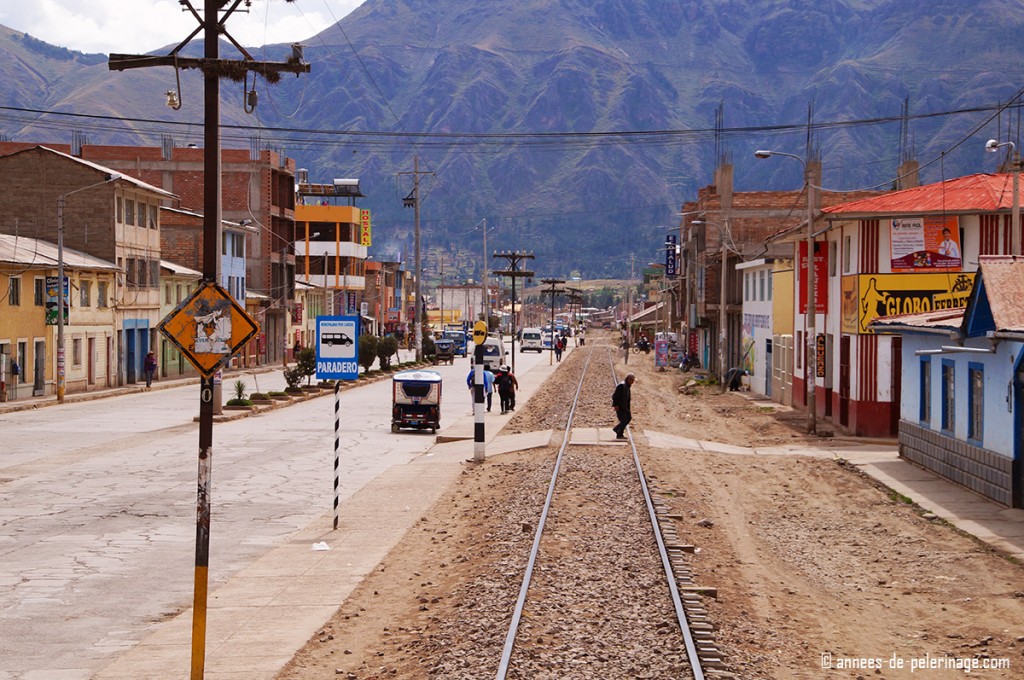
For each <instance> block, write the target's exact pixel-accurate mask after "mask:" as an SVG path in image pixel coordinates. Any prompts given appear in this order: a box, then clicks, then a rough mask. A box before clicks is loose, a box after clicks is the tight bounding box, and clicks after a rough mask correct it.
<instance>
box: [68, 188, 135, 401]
mask: <svg viewBox="0 0 1024 680" xmlns="http://www.w3.org/2000/svg"><path fill="white" fill-rule="evenodd" d="M119 179H121V175H120V174H119V173H116V172H115V173H111V174H109V175H107V178H106V179H105V180H103V181H102V182H96V183H95V184H90V185H88V186H84V187H79V188H77V189H72V190H71V191H69V192H67V193H64V194H61V195H60V196H58V197H57V403H58V404H63V403H64V388H65V385H66V376H65V362H64V203H65V201H66V200H67V197H68V196H70V195H71V194H77V193H78V192H79V191H85V190H86V189H93V188H95V187H98V186H102V185H104V184H109V183H110V182H116V181H117V180H119Z"/></svg>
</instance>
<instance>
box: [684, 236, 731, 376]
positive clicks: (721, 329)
mask: <svg viewBox="0 0 1024 680" xmlns="http://www.w3.org/2000/svg"><path fill="white" fill-rule="evenodd" d="M691 224H698V225H699V224H706V225H711V226H713V227H715V228H717V229H718V240H719V241H720V243H721V251H722V272H721V274H720V275H719V278H720V279H721V290H720V292H719V300H718V370H719V371H720V372H721V374H722V375H721V378H722V391H723V392H725V391H726V390H727V389H729V386H728V384H727V381H726V366H725V364H726V356H725V354H726V340H727V334H728V330H727V329H728V325H729V317H728V314H727V310H726V307H725V302H726V298H727V297H728V295H729V287H728V282H729V279H728V275H729V266H728V262H729V240H728V236H729V219H728V218H726V220H725V226H724V227H723V225H721V224H717V223H715V222H708V221H707V220H693V222H691Z"/></svg>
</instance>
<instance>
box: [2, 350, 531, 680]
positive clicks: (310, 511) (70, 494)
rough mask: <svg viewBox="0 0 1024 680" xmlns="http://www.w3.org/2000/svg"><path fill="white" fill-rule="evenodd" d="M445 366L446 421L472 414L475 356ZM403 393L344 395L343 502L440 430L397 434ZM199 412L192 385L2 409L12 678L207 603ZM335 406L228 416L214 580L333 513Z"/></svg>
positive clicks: (68, 672)
mask: <svg viewBox="0 0 1024 680" xmlns="http://www.w3.org/2000/svg"><path fill="white" fill-rule="evenodd" d="M516 361H517V365H518V369H519V372H521V373H522V372H525V371H526V370H528V369H529V367H530V366H532V365H535V364H537V363H539V362H541V361H543V362H544V363H545V364H546V363H547V355H546V354H543V355H533V354H529V355H523V354H517V356H516ZM439 370H440V372H441V373H442V375H443V376H444V379H445V381H444V396H445V400H444V406H445V408H444V410H443V415H442V429H443V428H445V427H447V426H448V425H450V424H451V423H452V422H453V421H454V420H455V419H456V418H458V417H462V416H465V415H466V414H468V413H469V398H468V396H467V389H466V387H465V376H466V371H467V370H468V362H467V360H466V359H459V360H457V361H456V364H455V365H454V366H444V367H440V368H439ZM235 379H236V378H234V377H232V378H230V379H226V380H225V384H224V393H225V399H226V398H227V397H228V396H229V392H230V388H231V383H232V382H233V381H234V380H235ZM254 380H255V381H258V386H259V389H260V390H262V391H268V390H273V389H281V388H283V386H284V382H283V378H282V377H281V372H280V371H279V370H277V371H274V372H273V373H267V374H259V375H257V376H255V377H254V376H251V375H250V376H247V377H246V381H247V382H248V383H249V384H250V386H251V389H252V388H254V387H255V386H254V385H253V382H254ZM390 404H391V383H390V381H389V380H383V381H380V382H376V383H372V384H369V385H363V386H360V387H357V388H355V389H351V390H345V391H343V392H342V394H341V414H342V422H341V428H342V435H341V443H342V444H341V446H342V479H341V495H342V498H343V499H345V498H348V497H350V496H351V495H352V494H354V493H355V492H357V491H358V490H359V489H361V488H363V487H364V486H366V485H367V484H368V483H370V482H371V481H373V480H374V479H375V478H376V477H378V476H379V475H380V474H381V473H382V472H384V471H385V470H387V469H388V468H390V467H392V466H394V465H398V464H403V463H408V462H410V461H411V460H413V459H415V458H416V457H418V456H420V455H421V454H422V453H423V452H425V451H426V450H427V449H428V448H429V447H430V446H431V445H432V444H433V443H434V437H432V436H430V435H428V434H421V433H415V432H407V431H403V432H402V433H401V434H397V435H395V434H391V432H390ZM197 411H198V387H197V386H195V385H190V386H186V387H178V388H173V389H164V390H154V391H152V392H144V393H138V394H131V395H125V396H119V397H112V398H108V399H98V400H94V401H86V402H81V403H69V404H65V405H63V406H51V407H47V408H40V409H37V410H31V411H21V412H16V413H8V414H4V415H0V428H2V431H3V433H4V434H3V450H2V452H0V526H2V531H0V565H2V566H0V624H2V629H3V635H0V659H2V661H0V678H3V679H4V680H7V679H8V678H11V679H14V678H16V679H18V680H35V679H36V678H47V679H50V680H52V679H54V678H60V679H65V678H66V679H76V680H77V679H79V678H89V677H92V676H93V675H94V674H95V673H96V672H97V671H98V669H101V668H103V667H104V666H106V665H107V664H109V663H110V662H111V660H112V659H114V658H116V657H117V656H118V655H119V654H120V653H121V652H123V651H125V650H128V649H130V648H131V647H133V646H134V645H136V644H137V643H138V642H139V641H140V640H141V639H142V638H143V637H145V636H146V635H147V634H148V633H150V632H151V631H152V630H154V629H155V627H156V625H157V624H159V623H160V622H162V621H165V620H167V619H169V618H171V617H173V616H175V615H176V614H178V613H180V612H181V611H183V610H185V609H187V608H188V607H190V606H191V603H192V585H193V583H192V579H193V565H194V548H195V501H196V477H197V451H198V427H197V425H196V424H195V423H194V422H193V417H194V416H195V415H196V414H197ZM333 411H334V399H333V395H330V394H325V395H324V396H321V397H319V398H317V399H313V400H310V401H307V402H303V403H297V404H293V405H291V406H288V407H285V408H279V409H275V410H272V411H269V412H267V413H263V414H260V415H258V416H254V417H249V418H243V419H240V420H236V421H232V422H227V423H218V424H216V425H215V427H214V445H213V450H214V454H213V473H212V480H213V481H212V511H213V514H212V521H211V549H210V555H211V557H210V589H211V592H213V591H214V590H215V589H216V587H217V586H218V585H221V584H223V583H225V582H226V581H227V579H228V578H229V577H231V576H232V575H233V574H235V573H237V572H238V571H239V570H241V569H244V568H245V567H246V566H248V565H251V564H252V563H253V562H254V561H256V560H257V559H258V558H260V557H261V556H262V555H264V554H266V553H268V552H270V551H271V550H272V549H274V548H275V547H278V546H280V545H283V544H286V543H287V542H288V541H289V540H290V537H291V536H292V535H293V534H295V533H296V532H297V531H299V530H301V529H303V528H304V527H307V526H308V525H309V524H310V523H312V522H314V521H315V520H317V519H319V518H322V517H323V516H324V515H325V514H327V515H330V514H331V513H332V503H333V497H332V485H333V441H334V433H333ZM491 417H492V418H494V416H491ZM494 422H495V426H497V424H498V421H497V418H494ZM394 502H395V503H402V499H401V498H395V500H394Z"/></svg>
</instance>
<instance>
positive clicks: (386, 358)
mask: <svg viewBox="0 0 1024 680" xmlns="http://www.w3.org/2000/svg"><path fill="white" fill-rule="evenodd" d="M397 353H398V340H396V339H395V337H394V336H393V335H385V336H384V337H383V338H381V339H380V340H379V341H378V342H377V358H378V359H380V368H381V370H383V371H386V370H388V369H389V368H391V357H393V356H395V354H397Z"/></svg>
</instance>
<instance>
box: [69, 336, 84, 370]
mask: <svg viewBox="0 0 1024 680" xmlns="http://www.w3.org/2000/svg"><path fill="white" fill-rule="evenodd" d="M71 365H72V366H81V365H82V339H81V338H73V339H72V340H71Z"/></svg>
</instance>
